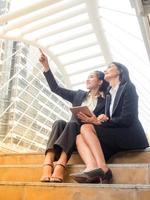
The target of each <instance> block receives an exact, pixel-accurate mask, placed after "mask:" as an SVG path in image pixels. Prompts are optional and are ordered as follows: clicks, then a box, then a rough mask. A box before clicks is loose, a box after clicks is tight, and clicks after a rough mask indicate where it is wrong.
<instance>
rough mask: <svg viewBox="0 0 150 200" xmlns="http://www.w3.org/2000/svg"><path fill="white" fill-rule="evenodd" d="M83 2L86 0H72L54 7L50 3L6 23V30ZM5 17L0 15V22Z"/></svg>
mask: <svg viewBox="0 0 150 200" xmlns="http://www.w3.org/2000/svg"><path fill="white" fill-rule="evenodd" d="M83 2H84V0H76V1H73V0H70V1H69V2H66V4H64V5H61V6H60V5H59V4H58V5H57V4H56V5H57V6H55V7H54V8H52V9H51V7H50V6H51V5H52V4H50V5H48V6H47V8H45V9H44V10H43V9H42V10H41V8H39V10H36V12H33V13H27V14H24V15H23V16H19V19H17V20H16V21H13V22H11V23H10V24H8V25H7V24H6V25H5V30H6V31H11V30H13V29H14V28H15V29H17V28H19V27H22V26H25V25H28V24H30V23H33V22H35V21H37V20H40V19H42V18H45V17H48V16H51V15H53V14H56V13H58V12H61V11H64V10H66V9H69V8H72V7H74V6H76V5H79V4H81V3H83ZM10 14H11V13H9V14H7V15H10ZM5 17H6V16H5ZM1 18H2V19H1ZM3 18H4V16H2V17H0V22H1V21H3ZM10 20H11V19H10Z"/></svg>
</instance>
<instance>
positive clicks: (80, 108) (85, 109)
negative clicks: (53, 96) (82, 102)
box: [70, 106, 93, 117]
mask: <svg viewBox="0 0 150 200" xmlns="http://www.w3.org/2000/svg"><path fill="white" fill-rule="evenodd" d="M70 110H71V112H72V113H73V114H75V115H77V114H78V113H79V112H82V113H83V114H85V115H87V116H88V117H92V115H93V114H92V112H91V111H90V110H89V108H88V107H87V106H76V107H72V108H70Z"/></svg>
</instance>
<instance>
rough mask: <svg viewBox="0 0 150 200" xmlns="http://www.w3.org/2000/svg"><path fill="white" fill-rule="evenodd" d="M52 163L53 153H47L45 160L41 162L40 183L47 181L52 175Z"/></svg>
mask: <svg viewBox="0 0 150 200" xmlns="http://www.w3.org/2000/svg"><path fill="white" fill-rule="evenodd" d="M53 162H54V152H53V151H48V152H47V154H46V155H45V159H44V162H43V173H42V177H41V181H43V182H44V181H48V180H50V177H51V175H52V171H53Z"/></svg>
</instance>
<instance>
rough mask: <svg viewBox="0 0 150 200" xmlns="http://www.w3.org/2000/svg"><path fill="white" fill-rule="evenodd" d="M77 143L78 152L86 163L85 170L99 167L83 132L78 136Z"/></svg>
mask: <svg viewBox="0 0 150 200" xmlns="http://www.w3.org/2000/svg"><path fill="white" fill-rule="evenodd" d="M76 145H77V149H78V152H79V154H80V156H81V158H82V160H83V161H84V163H85V165H86V169H85V170H84V171H89V170H92V169H94V168H97V167H98V166H97V163H96V160H95V158H94V156H93V154H92V152H91V151H90V149H89V147H88V146H87V144H86V142H85V141H84V138H83V136H82V135H81V134H79V135H78V136H77V139H76Z"/></svg>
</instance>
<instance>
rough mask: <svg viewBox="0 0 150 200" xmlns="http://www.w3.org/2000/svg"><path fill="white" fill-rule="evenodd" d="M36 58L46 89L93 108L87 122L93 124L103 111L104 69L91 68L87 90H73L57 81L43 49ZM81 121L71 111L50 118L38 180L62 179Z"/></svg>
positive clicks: (76, 103) (74, 103)
mask: <svg viewBox="0 0 150 200" xmlns="http://www.w3.org/2000/svg"><path fill="white" fill-rule="evenodd" d="M41 53H42V52H41ZM39 61H40V62H41V63H42V65H43V67H44V75H45V77H46V80H47V82H48V84H49V87H50V89H51V90H52V91H53V92H54V93H56V94H58V95H59V96H61V97H62V98H63V99H66V100H67V101H69V102H71V103H72V105H73V106H80V105H81V104H82V105H83V104H84V105H89V106H90V107H91V110H92V111H93V116H92V117H91V118H88V120H89V121H88V122H91V123H93V122H94V123H95V124H96V123H97V118H96V116H98V115H99V114H101V113H103V112H104V106H105V99H104V93H105V92H106V90H107V87H108V83H107V82H106V81H105V80H104V73H103V72H100V71H95V72H94V73H91V74H90V76H89V77H88V80H87V82H86V83H87V89H89V92H86V91H83V90H78V91H73V90H68V89H65V88H62V87H60V86H59V85H58V84H57V82H56V80H55V78H54V76H53V74H52V72H51V70H50V68H49V64H48V60H47V58H46V56H45V55H44V54H43V53H42V54H41V57H40V59H39ZM90 100H91V101H90ZM84 122H86V119H85V120H84V121H83V122H81V120H79V119H77V117H76V116H75V115H72V117H71V120H70V121H69V122H65V121H63V120H57V121H56V122H54V124H53V126H52V131H51V134H50V136H49V140H48V143H47V148H46V152H45V159H44V164H43V174H42V177H41V181H42V182H49V181H50V182H62V181H63V175H64V169H65V165H66V163H67V161H68V159H69V158H70V156H71V154H72V152H73V151H74V149H75V143H76V136H77V134H78V133H79V132H80V126H81V124H83V123H84ZM54 161H57V163H56V165H55V167H54V166H53V162H54Z"/></svg>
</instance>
